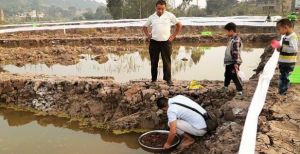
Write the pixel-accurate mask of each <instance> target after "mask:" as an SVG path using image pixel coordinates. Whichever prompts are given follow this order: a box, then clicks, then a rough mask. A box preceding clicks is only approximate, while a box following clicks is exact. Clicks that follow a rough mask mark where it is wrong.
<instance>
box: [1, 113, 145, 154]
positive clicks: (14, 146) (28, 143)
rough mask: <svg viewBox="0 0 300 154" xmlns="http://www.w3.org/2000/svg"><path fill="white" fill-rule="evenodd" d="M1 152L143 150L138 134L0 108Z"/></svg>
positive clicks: (45, 153)
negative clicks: (115, 133) (116, 132)
mask: <svg viewBox="0 0 300 154" xmlns="http://www.w3.org/2000/svg"><path fill="white" fill-rule="evenodd" d="M0 130H1V131H0V153H1V154H2V153H3V154H20V153H22V154H70V153H72V154H96V153H99V154H100V153H111V154H114V153H124V154H143V153H147V152H145V151H143V150H142V149H141V148H140V146H139V144H138V142H137V139H138V137H139V134H127V135H114V134H111V133H107V132H104V131H102V130H87V129H83V128H80V126H79V125H78V123H76V122H70V121H69V120H68V119H64V118H57V117H53V116H37V115H35V114H33V113H31V112H23V111H22V112H20V111H15V110H12V109H5V108H0Z"/></svg>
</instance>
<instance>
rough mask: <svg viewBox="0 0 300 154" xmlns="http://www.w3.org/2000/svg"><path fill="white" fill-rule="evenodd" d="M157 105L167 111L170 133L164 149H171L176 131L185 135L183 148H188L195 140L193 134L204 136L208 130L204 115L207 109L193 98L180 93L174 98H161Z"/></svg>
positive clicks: (182, 143)
mask: <svg viewBox="0 0 300 154" xmlns="http://www.w3.org/2000/svg"><path fill="white" fill-rule="evenodd" d="M157 106H158V108H159V109H162V110H163V111H164V112H167V116H168V125H169V128H170V133H169V136H168V140H167V142H166V143H165V144H164V149H169V148H170V146H171V145H172V143H173V140H174V138H175V135H176V133H177V134H179V135H181V136H182V137H183V140H182V142H181V145H180V146H181V147H180V148H181V149H185V148H188V147H189V146H190V145H192V144H193V143H194V142H195V139H194V138H193V137H192V135H193V136H203V135H204V134H205V133H206V132H207V130H206V127H207V126H206V122H205V119H204V117H203V115H205V114H206V111H205V110H204V109H203V108H202V107H201V106H200V105H199V104H197V103H196V102H194V101H193V100H191V99H189V98H187V97H185V96H182V95H178V96H175V97H173V98H170V99H167V98H159V99H158V100H157Z"/></svg>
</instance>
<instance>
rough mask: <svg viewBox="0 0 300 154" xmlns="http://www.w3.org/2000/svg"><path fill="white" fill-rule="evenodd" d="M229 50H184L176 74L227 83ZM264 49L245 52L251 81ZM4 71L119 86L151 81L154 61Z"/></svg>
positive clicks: (175, 61) (111, 57)
mask: <svg viewBox="0 0 300 154" xmlns="http://www.w3.org/2000/svg"><path fill="white" fill-rule="evenodd" d="M225 49H226V47H225V46H218V47H203V46H180V47H179V48H177V49H174V51H173V55H172V74H173V79H176V80H223V78H224V77H223V76H224V75H223V74H224V66H223V59H224V52H225ZM263 50H264V49H263V48H259V47H258V48H246V49H244V50H243V53H242V59H243V64H242V66H241V70H242V71H243V72H244V73H245V74H246V76H247V78H249V77H251V76H252V75H253V69H255V68H256V67H257V65H258V63H259V61H260V56H261V54H262V53H263ZM159 68H160V71H159V78H160V79H162V76H163V73H162V61H160V64H159ZM2 69H3V70H4V71H7V72H10V73H17V74H24V73H30V74H48V75H62V76H112V77H114V78H115V80H116V81H118V82H127V81H129V80H135V79H141V78H146V79H148V78H149V79H150V77H151V74H150V69H151V65H150V57H149V54H148V52H147V49H145V50H144V51H132V52H130V53H126V54H112V53H108V61H107V62H105V63H103V64H99V63H98V62H97V61H96V60H93V55H82V59H80V62H79V63H77V64H75V65H68V66H65V65H60V64H54V65H52V66H47V65H46V64H26V65H25V66H22V67H18V66H15V65H4V66H2Z"/></svg>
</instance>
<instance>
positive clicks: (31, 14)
mask: <svg viewBox="0 0 300 154" xmlns="http://www.w3.org/2000/svg"><path fill="white" fill-rule="evenodd" d="M17 17H19V18H44V17H45V14H44V13H42V12H39V13H38V12H37V11H36V10H32V11H30V12H23V13H19V14H18V15H17Z"/></svg>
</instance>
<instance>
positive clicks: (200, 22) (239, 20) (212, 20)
mask: <svg viewBox="0 0 300 154" xmlns="http://www.w3.org/2000/svg"><path fill="white" fill-rule="evenodd" d="M272 18H273V19H272V20H274V21H276V20H278V19H280V18H281V17H280V16H274V17H272ZM146 20H147V19H122V20H97V21H80V22H65V23H38V24H18V25H3V26H0V29H1V30H0V33H8V32H20V31H35V30H59V29H75V28H102V27H132V26H135V27H136V26H137V27H141V26H143V25H144V23H145V22H146ZM179 20H180V21H181V22H182V24H183V25H186V26H218V25H221V26H222V25H225V24H226V23H228V22H234V23H236V24H237V25H248V26H275V22H265V20H266V16H232V17H182V18H179Z"/></svg>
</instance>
